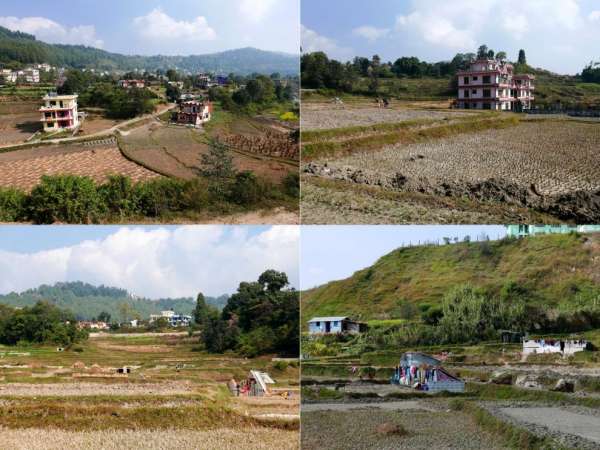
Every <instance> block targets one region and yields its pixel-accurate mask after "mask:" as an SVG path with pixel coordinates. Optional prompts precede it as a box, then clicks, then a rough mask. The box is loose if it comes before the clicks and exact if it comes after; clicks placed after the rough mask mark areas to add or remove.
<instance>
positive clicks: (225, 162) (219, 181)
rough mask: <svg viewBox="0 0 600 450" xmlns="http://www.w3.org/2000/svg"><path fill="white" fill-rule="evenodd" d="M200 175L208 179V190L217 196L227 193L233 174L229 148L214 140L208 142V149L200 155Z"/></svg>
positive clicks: (223, 195) (221, 196) (220, 196)
mask: <svg viewBox="0 0 600 450" xmlns="http://www.w3.org/2000/svg"><path fill="white" fill-rule="evenodd" d="M201 160H202V170H201V172H200V173H201V175H202V176H204V177H206V178H207V179H208V181H209V183H210V184H209V190H210V191H211V192H212V193H213V195H215V196H217V197H219V198H225V197H226V196H227V195H228V193H229V185H230V183H231V180H232V178H233V176H234V173H235V171H234V169H233V157H232V156H231V154H230V151H229V148H228V147H227V146H226V145H225V144H223V143H221V142H219V141H217V140H215V139H211V140H210V142H209V151H208V153H205V154H203V155H202V158H201Z"/></svg>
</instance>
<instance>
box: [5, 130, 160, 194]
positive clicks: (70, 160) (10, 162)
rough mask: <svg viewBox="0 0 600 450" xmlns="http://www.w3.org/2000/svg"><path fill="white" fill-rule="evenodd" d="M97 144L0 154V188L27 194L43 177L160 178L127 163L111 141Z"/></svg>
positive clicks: (98, 178)
mask: <svg viewBox="0 0 600 450" xmlns="http://www.w3.org/2000/svg"><path fill="white" fill-rule="evenodd" d="M107 142H108V143H107ZM98 143H99V145H90V144H78V145H53V146H48V147H46V146H44V147H38V148H31V149H27V150H17V151H14V152H9V153H3V154H0V186H4V187H17V188H20V189H23V190H25V191H30V190H31V189H33V188H34V187H35V186H36V185H37V184H39V182H40V179H41V178H42V176H43V175H59V174H71V175H80V176H89V177H91V178H93V179H94V181H96V182H97V183H102V182H104V181H105V180H106V179H107V177H108V176H109V175H112V174H122V175H127V176H129V177H131V179H132V180H133V181H134V182H136V181H141V180H146V179H150V178H154V177H157V176H159V175H158V174H156V173H155V172H152V171H150V170H147V169H145V168H144V167H142V166H139V165H138V164H136V163H134V162H132V161H130V160H128V159H126V158H125V157H124V156H123V155H122V154H121V152H120V150H119V149H118V148H117V147H116V144H115V143H114V141H110V140H108V141H106V140H102V141H98Z"/></svg>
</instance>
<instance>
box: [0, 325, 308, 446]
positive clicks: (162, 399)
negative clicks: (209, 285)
mask: <svg viewBox="0 0 600 450" xmlns="http://www.w3.org/2000/svg"><path fill="white" fill-rule="evenodd" d="M196 340H197V338H190V337H188V336H187V334H185V335H172V334H171V335H165V336H161V335H150V336H149V335H135V334H132V335H128V336H126V337H123V336H115V337H112V336H110V335H106V334H102V335H95V337H92V338H90V340H89V341H88V342H86V343H83V344H81V345H80V346H77V347H76V349H77V351H73V350H67V351H65V352H57V351H56V349H55V348H52V347H37V346H32V347H17V348H7V347H0V353H2V355H3V358H2V365H0V380H1V381H0V442H1V443H2V444H1V445H0V448H4V447H2V445H9V447H8V448H16V449H42V448H43V449H59V448H61V449H62V448H66V447H67V446H70V447H73V448H82V449H92V448H106V449H113V448H115V449H116V448H126V449H130V448H131V449H133V448H140V443H142V442H143V448H150V449H161V450H162V449H188V448H206V449H233V448H239V443H240V442H242V441H243V442H244V448H249V449H256V450H262V449H296V448H298V427H299V396H298V368H297V367H292V366H288V367H287V368H286V369H276V368H274V366H273V363H272V362H271V360H270V358H266V357H265V358H257V359H247V358H239V357H236V356H235V355H227V356H223V355H208V354H205V353H202V352H198V351H195V350H194V347H195V345H197V344H196ZM165 347H167V348H169V352H163V351H160V352H157V351H155V350H156V349H157V348H158V349H161V350H162V348H165ZM123 366H127V367H131V368H132V372H131V373H130V374H118V373H117V370H116V369H117V368H118V367H123ZM250 369H259V370H266V371H268V372H269V373H270V374H271V375H272V377H273V378H274V379H275V380H276V381H277V384H276V385H275V387H276V388H277V389H281V390H289V391H290V392H292V397H291V398H290V399H284V398H283V397H281V396H279V395H276V394H275V395H273V396H269V397H261V398H243V397H233V396H231V395H230V394H229V391H228V390H227V388H226V383H227V381H229V380H230V379H231V378H232V377H234V378H235V379H237V380H240V379H242V377H244V376H245V375H246V374H247V373H248V371H249V370H250Z"/></svg>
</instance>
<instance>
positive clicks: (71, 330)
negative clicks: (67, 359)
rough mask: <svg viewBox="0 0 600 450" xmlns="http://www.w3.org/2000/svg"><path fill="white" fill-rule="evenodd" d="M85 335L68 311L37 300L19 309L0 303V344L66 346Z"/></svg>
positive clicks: (84, 337) (83, 337)
mask: <svg viewBox="0 0 600 450" xmlns="http://www.w3.org/2000/svg"><path fill="white" fill-rule="evenodd" d="M85 339H87V333H86V332H85V331H83V330H79V329H78V328H77V321H76V320H75V317H74V316H73V314H72V313H71V312H69V311H66V310H63V309H60V308H57V307H56V306H54V305H52V304H51V303H48V302H44V301H40V302H38V303H36V304H35V305H34V306H31V307H24V308H21V309H15V308H11V307H8V306H5V305H0V344H3V345H16V344H18V343H19V342H26V343H35V344H49V343H52V344H58V345H62V346H66V347H68V346H70V345H72V344H74V343H77V342H79V341H82V340H85Z"/></svg>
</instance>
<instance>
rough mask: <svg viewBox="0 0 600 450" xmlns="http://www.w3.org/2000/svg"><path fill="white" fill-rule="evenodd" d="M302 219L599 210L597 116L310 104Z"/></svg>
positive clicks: (434, 219) (433, 219)
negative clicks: (588, 118) (584, 118)
mask: <svg viewBox="0 0 600 450" xmlns="http://www.w3.org/2000/svg"><path fill="white" fill-rule="evenodd" d="M302 132H303V138H302V145H303V149H302V154H303V161H304V162H305V164H304V166H303V172H304V174H305V175H304V176H303V180H302V182H303V184H302V186H303V188H302V199H301V209H302V220H303V223H324V222H329V223H475V222H477V223H508V222H511V223H512V222H527V223H532V222H533V221H535V222H536V223H537V222H538V221H540V219H541V221H543V222H545V223H546V222H556V221H561V220H571V221H573V220H575V221H581V222H586V223H587V222H588V221H595V220H597V219H598V218H599V217H600V207H599V205H600V153H599V152H598V151H597V149H598V148H600V124H599V123H597V122H590V121H580V120H575V119H566V118H553V119H544V120H536V119H531V118H527V117H522V116H517V115H512V114H498V113H485V112H484V113H478V114H473V113H472V112H471V113H464V112H459V111H451V110H447V111H444V110H434V109H431V108H427V109H424V108H423V109H418V108H417V107H416V106H415V105H410V107H405V108H400V109H390V110H385V109H383V110H380V109H378V108H372V107H364V106H357V107H355V106H348V105H346V106H345V107H344V108H340V107H336V106H334V105H324V104H309V105H308V106H304V107H303V111H302Z"/></svg>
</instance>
